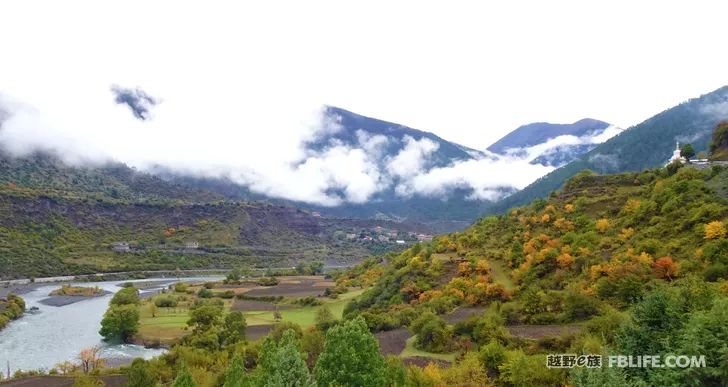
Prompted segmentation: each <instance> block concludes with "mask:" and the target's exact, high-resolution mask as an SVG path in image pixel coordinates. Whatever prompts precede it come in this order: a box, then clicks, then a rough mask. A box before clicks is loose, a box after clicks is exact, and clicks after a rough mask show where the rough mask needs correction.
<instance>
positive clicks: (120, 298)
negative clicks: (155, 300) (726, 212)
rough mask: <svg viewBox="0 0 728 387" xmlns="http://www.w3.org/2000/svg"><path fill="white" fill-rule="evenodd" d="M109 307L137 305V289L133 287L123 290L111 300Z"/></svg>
mask: <svg viewBox="0 0 728 387" xmlns="http://www.w3.org/2000/svg"><path fill="white" fill-rule="evenodd" d="M110 304H111V305H132V304H133V305H138V304H139V289H137V288H134V287H128V288H123V289H121V290H119V291H118V292H116V294H114V297H113V298H111V302H110Z"/></svg>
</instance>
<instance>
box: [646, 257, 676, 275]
mask: <svg viewBox="0 0 728 387" xmlns="http://www.w3.org/2000/svg"><path fill="white" fill-rule="evenodd" d="M678 270H680V264H679V263H677V262H675V260H673V259H672V257H662V258H658V259H657V260H655V262H654V263H653V264H652V271H653V272H654V273H655V276H656V277H657V278H662V279H668V280H670V279H673V278H674V277H675V276H676V275H677V272H678Z"/></svg>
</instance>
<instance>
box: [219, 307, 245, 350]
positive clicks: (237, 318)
mask: <svg viewBox="0 0 728 387" xmlns="http://www.w3.org/2000/svg"><path fill="white" fill-rule="evenodd" d="M246 328H247V325H246V322H245V316H243V313H242V312H238V311H235V312H230V313H228V315H227V316H225V321H224V322H223V331H222V339H223V344H224V345H230V344H235V343H237V342H240V341H244V340H245V330H246Z"/></svg>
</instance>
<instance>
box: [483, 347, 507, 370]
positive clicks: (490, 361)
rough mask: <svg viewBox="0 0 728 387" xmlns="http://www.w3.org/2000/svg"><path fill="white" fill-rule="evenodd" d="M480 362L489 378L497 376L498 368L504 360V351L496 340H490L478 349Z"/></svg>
mask: <svg viewBox="0 0 728 387" xmlns="http://www.w3.org/2000/svg"><path fill="white" fill-rule="evenodd" d="M478 355H479V356H478V357H479V358H480V362H481V363H482V364H483V368H485V370H486V372H487V373H488V375H490V376H495V375H498V373H499V370H498V368H499V367H500V366H501V365H502V364H503V362H505V360H506V349H505V347H503V345H501V343H499V342H498V341H496V340H491V341H490V342H489V343H488V344H487V345H484V346H482V347H481V348H480V351H479V353H478Z"/></svg>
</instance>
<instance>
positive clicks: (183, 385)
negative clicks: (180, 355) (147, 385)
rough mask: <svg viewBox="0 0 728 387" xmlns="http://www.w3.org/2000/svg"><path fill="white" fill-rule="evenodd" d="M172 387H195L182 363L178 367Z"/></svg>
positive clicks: (195, 384) (190, 375)
mask: <svg viewBox="0 0 728 387" xmlns="http://www.w3.org/2000/svg"><path fill="white" fill-rule="evenodd" d="M172 387H197V383H195V380H194V379H192V374H191V373H190V371H188V370H187V367H186V366H185V364H184V363H182V365H181V366H180V369H179V372H177V377H176V378H175V379H174V383H172Z"/></svg>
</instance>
